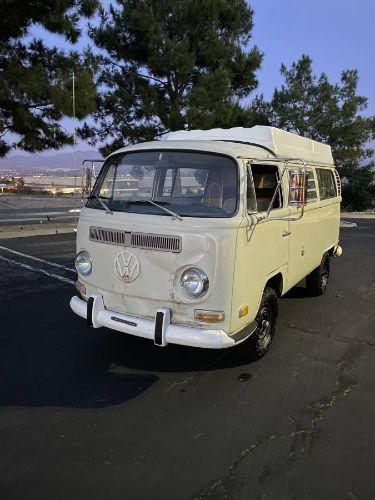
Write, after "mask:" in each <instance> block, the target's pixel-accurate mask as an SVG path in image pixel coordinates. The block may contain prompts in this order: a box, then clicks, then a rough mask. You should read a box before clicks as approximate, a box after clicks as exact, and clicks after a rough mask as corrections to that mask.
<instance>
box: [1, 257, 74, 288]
mask: <svg viewBox="0 0 375 500" xmlns="http://www.w3.org/2000/svg"><path fill="white" fill-rule="evenodd" d="M0 260H3V261H4V262H8V263H9V264H14V265H16V266H19V267H23V268H24V269H28V270H29V271H35V272H37V273H41V274H44V275H45V276H48V277H50V278H54V279H56V280H59V281H64V282H65V283H69V284H70V285H75V281H73V280H70V279H68V278H64V277H63V276H59V275H58V274H53V273H49V272H48V271H45V270H44V269H39V267H33V266H29V265H28V264H24V263H23V262H18V261H17V260H13V259H8V258H7V257H4V256H3V255H0Z"/></svg>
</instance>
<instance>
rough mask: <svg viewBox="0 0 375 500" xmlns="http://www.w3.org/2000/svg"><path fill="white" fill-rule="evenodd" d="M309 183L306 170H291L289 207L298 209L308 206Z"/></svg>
mask: <svg viewBox="0 0 375 500" xmlns="http://www.w3.org/2000/svg"><path fill="white" fill-rule="evenodd" d="M306 198H307V182H306V172H305V170H302V169H301V170H291V171H290V172H289V205H296V206H297V207H299V206H303V205H305V204H306Z"/></svg>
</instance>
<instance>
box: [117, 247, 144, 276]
mask: <svg viewBox="0 0 375 500" xmlns="http://www.w3.org/2000/svg"><path fill="white" fill-rule="evenodd" d="M115 272H116V274H117V276H118V278H119V279H120V280H121V281H124V282H125V283H131V282H132V281H134V280H136V279H137V278H138V275H139V262H138V259H137V257H136V256H135V255H134V253H132V252H128V251H127V250H125V251H124V252H121V253H119V254H118V255H117V256H116V258H115Z"/></svg>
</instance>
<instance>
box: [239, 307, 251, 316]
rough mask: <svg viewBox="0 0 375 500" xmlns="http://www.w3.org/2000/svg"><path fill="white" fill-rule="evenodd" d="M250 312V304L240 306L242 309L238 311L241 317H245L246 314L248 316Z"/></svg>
mask: <svg viewBox="0 0 375 500" xmlns="http://www.w3.org/2000/svg"><path fill="white" fill-rule="evenodd" d="M248 312H249V306H247V305H246V306H242V307H240V310H239V311H238V317H239V318H243V317H244V316H246V315H247V314H248Z"/></svg>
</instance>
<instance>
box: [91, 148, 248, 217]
mask: <svg viewBox="0 0 375 500" xmlns="http://www.w3.org/2000/svg"><path fill="white" fill-rule="evenodd" d="M237 198H238V176H237V166H236V163H235V162H234V161H233V160H231V159H230V158H227V157H225V156H220V155H216V154H209V153H193V152H187V151H160V150H159V151H139V152H136V153H126V154H120V155H116V156H113V157H111V158H109V159H108V160H107V161H106V163H105V164H104V165H103V168H102V171H101V172H100V174H99V177H98V181H97V183H96V184H95V187H94V189H93V192H92V194H91V196H90V197H89V200H88V202H87V205H86V206H87V207H89V208H95V209H99V210H105V206H107V207H108V209H109V210H110V211H113V212H131V213H144V214H152V215H163V216H171V214H170V213H168V211H167V210H163V207H164V208H165V209H168V210H169V211H171V212H174V213H175V214H178V215H179V216H182V217H231V216H232V215H233V214H234V213H235V212H236V208H237ZM101 201H102V202H104V204H103V203H101ZM150 201H152V202H154V203H150ZM157 204H158V205H160V206H157Z"/></svg>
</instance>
